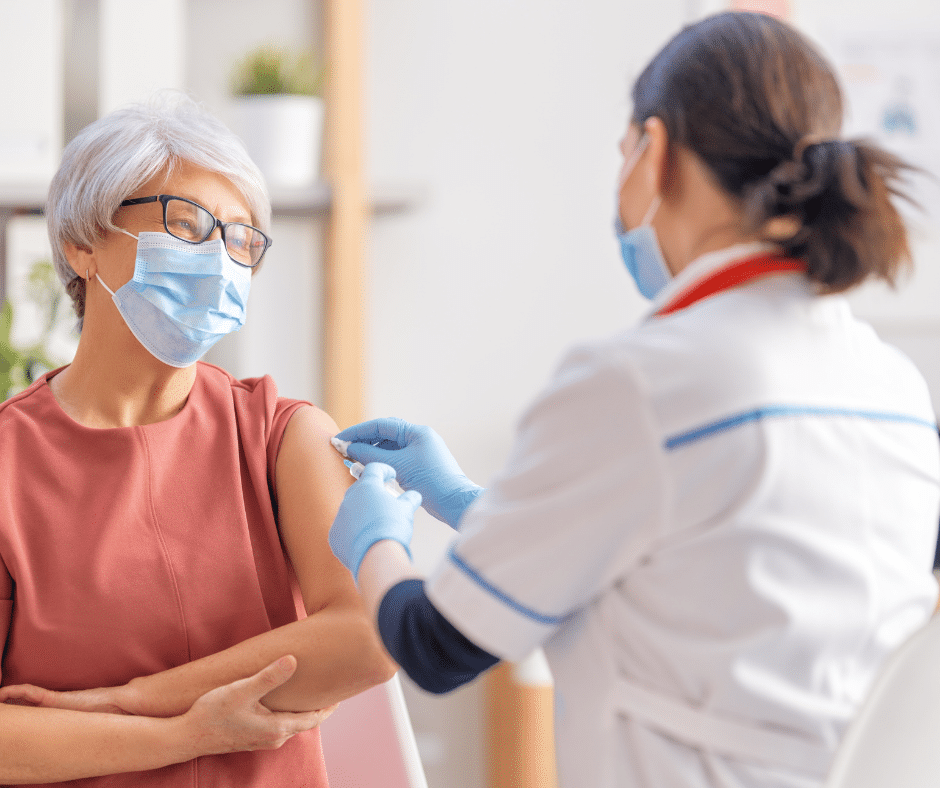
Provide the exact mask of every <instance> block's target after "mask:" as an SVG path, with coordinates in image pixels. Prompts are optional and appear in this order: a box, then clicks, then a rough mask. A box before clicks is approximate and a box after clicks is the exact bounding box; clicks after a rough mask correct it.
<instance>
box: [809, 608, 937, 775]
mask: <svg viewBox="0 0 940 788" xmlns="http://www.w3.org/2000/svg"><path fill="white" fill-rule="evenodd" d="M938 785H940V617H938V616H935V617H934V618H933V619H931V620H930V621H929V622H928V623H927V625H926V626H924V627H923V628H922V629H920V630H918V631H917V632H915V633H914V635H913V636H911V638H910V639H909V640H908V641H907V642H906V643H905V644H904V645H903V646H901V648H900V649H899V650H898V651H897V652H896V653H895V654H893V655H892V656H891V657H890V658H889V659H888V661H887V663H886V664H885V666H884V668H883V669H882V671H881V673H880V674H879V675H878V677H877V678H876V680H875V683H874V686H873V687H872V690H871V693H870V694H869V696H868V698H867V699H866V700H865V702H864V704H862V708H861V710H860V711H859V714H858V716H857V717H856V718H855V720H853V722H852V724H851V725H850V726H849V729H848V731H847V732H846V735H845V738H844V739H843V741H842V744H841V745H840V747H839V749H838V751H837V752H836V757H835V760H834V761H833V764H832V769H831V770H830V773H829V779H828V780H827V781H826V786H825V788H936V787H937V786H938Z"/></svg>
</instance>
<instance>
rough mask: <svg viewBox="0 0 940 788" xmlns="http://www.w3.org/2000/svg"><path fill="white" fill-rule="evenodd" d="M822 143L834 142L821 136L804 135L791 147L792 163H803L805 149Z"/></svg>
mask: <svg viewBox="0 0 940 788" xmlns="http://www.w3.org/2000/svg"><path fill="white" fill-rule="evenodd" d="M824 142H836V140H832V139H828V140H827V139H826V138H825V137H823V136H822V135H821V134H804V135H803V136H802V137H800V139H799V141H798V142H797V143H796V145H794V146H793V159H794V161H803V156H804V154H805V153H806V150H807V148H811V147H812V146H813V145H822V144H823V143H824Z"/></svg>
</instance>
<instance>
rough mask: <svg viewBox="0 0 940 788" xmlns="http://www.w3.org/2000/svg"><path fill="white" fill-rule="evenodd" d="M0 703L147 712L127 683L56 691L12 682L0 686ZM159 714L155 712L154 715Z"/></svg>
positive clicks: (72, 709)
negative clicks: (141, 706)
mask: <svg viewBox="0 0 940 788" xmlns="http://www.w3.org/2000/svg"><path fill="white" fill-rule="evenodd" d="M0 703H13V704H16V705H18V706H43V707H45V708H50V709H70V710H71V711H99V712H105V713H108V714H139V715H145V716H151V715H148V714H147V712H146V710H145V709H139V708H135V707H134V706H135V704H134V700H133V694H132V692H131V690H130V689H129V685H123V686H120V687H98V688H96V689H85V690H74V691H69V692H58V691H56V690H49V689H44V688H43V687H37V686H35V685H33V684H11V685H10V686H8V687H0ZM154 716H158V715H154Z"/></svg>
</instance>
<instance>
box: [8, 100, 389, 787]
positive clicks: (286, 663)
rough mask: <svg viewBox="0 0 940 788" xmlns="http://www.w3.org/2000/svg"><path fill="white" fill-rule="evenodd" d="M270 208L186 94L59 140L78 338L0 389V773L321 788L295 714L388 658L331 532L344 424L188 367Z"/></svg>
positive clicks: (62, 253)
mask: <svg viewBox="0 0 940 788" xmlns="http://www.w3.org/2000/svg"><path fill="white" fill-rule="evenodd" d="M270 214H271V209H270V203H269V200H268V197H267V193H266V191H265V187H264V184H263V181H262V178H261V176H260V174H259V172H258V170H257V168H256V167H255V166H254V164H253V163H252V162H251V161H250V159H249V158H248V156H247V154H246V153H245V150H244V148H243V147H242V145H241V144H240V142H239V141H238V140H237V138H235V137H234V135H232V134H231V132H229V131H228V130H227V129H226V128H225V127H224V126H223V125H222V124H221V123H219V122H218V121H217V120H216V119H215V118H213V117H211V116H210V115H209V114H208V113H206V112H205V111H204V110H203V109H201V108H200V107H199V106H198V105H196V104H195V103H194V102H193V101H191V100H189V99H188V98H185V97H182V96H173V97H169V98H168V97H162V98H160V99H158V100H155V101H153V102H151V103H149V104H145V105H138V106H132V107H129V108H126V109H122V110H120V111H117V112H114V113H112V114H111V115H109V116H107V117H105V118H103V119H101V120H99V121H97V122H96V123H93V124H92V125H90V126H89V127H88V128H86V129H85V130H84V131H82V132H81V134H79V135H78V136H77V137H76V138H75V140H73V141H72V142H71V143H70V144H69V146H68V147H67V148H66V150H65V153H64V156H63V161H62V164H61V167H60V169H59V172H58V173H57V174H56V176H55V178H54V180H53V183H52V186H51V188H50V193H49V200H48V208H47V217H48V225H49V233H50V238H51V241H52V247H53V254H54V258H55V266H56V270H57V271H58V273H59V276H60V278H61V279H62V281H63V283H64V284H65V286H66V289H67V291H68V293H69V295H70V296H71V297H72V300H73V302H74V304H75V309H76V313H77V314H78V317H79V319H80V321H81V326H82V331H81V340H80V342H79V345H78V350H77V352H76V354H75V358H74V360H73V362H72V363H71V364H70V365H68V366H66V367H63V368H61V369H57V370H54V371H52V372H49V373H47V374H46V375H43V376H42V377H41V378H40V379H39V380H37V381H36V382H35V383H34V384H33V385H32V386H30V387H29V388H28V389H26V390H25V391H23V392H22V393H20V394H18V395H16V396H14V397H13V398H11V399H10V400H8V401H7V402H5V403H3V404H2V405H0V446H2V447H3V450H2V451H0V502H2V503H0V507H2V516H0V643H4V644H5V645H4V647H3V661H2V665H0V669H2V674H0V681H2V684H3V685H5V686H3V688H2V689H0V701H6V702H7V705H3V704H0V783H2V784H36V783H47V782H56V781H61V780H72V779H79V778H87V779H86V781H85V782H83V783H82V784H83V785H97V784H104V783H107V785H109V786H115V785H147V786H171V785H172V786H183V785H187V786H197V785H239V786H262V785H263V786H269V785H278V786H287V785H304V786H325V785H327V779H326V773H325V769H324V765H323V757H322V754H321V750H320V745H319V735H318V732H317V731H316V730H308V729H311V728H314V727H315V726H316V725H317V724H318V722H319V721H320V720H321V719H322V718H323V717H324V716H325V715H326V714H327V713H328V711H329V707H332V706H333V705H334V704H336V703H337V702H338V701H340V700H342V699H344V698H347V697H350V696H352V695H354V694H356V693H358V692H360V691H362V690H364V689H366V688H368V687H369V686H372V685H374V684H377V683H379V682H381V681H384V680H386V679H387V678H389V677H390V676H391V675H392V673H393V670H394V666H393V664H392V663H391V662H390V661H389V659H388V657H387V655H386V654H385V652H384V650H383V649H382V646H381V644H380V641H379V639H378V638H377V636H376V635H375V633H374V632H373V630H372V628H371V625H370V623H369V621H368V620H367V618H366V615H365V612H364V610H363V606H362V603H361V601H360V599H359V596H358V594H357V591H356V586H355V584H354V582H353V580H352V578H351V577H350V576H349V574H348V572H346V571H345V570H344V568H343V566H342V565H341V564H340V563H339V561H337V560H336V559H335V558H334V557H333V555H332V553H331V552H330V549H329V546H328V543H327V534H328V531H329V527H330V524H331V522H332V521H333V518H334V516H335V514H336V511H337V509H338V507H339V503H340V501H341V500H342V497H343V493H344V492H345V489H346V487H347V486H348V485H349V483H350V482H351V481H352V480H351V478H350V477H349V475H348V473H347V472H346V469H345V468H344V466H343V464H342V462H341V461H340V460H339V458H338V457H337V456H336V455H335V453H334V452H333V450H332V448H331V447H330V445H329V440H328V439H329V437H330V436H331V435H333V434H334V433H335V432H336V425H335V424H334V422H333V421H332V419H330V417H329V416H327V415H326V414H325V413H324V412H323V411H321V410H318V409H317V408H315V407H311V406H309V405H308V404H307V403H304V402H300V401H296V400H288V399H284V398H280V397H278V396H277V390H276V388H275V386H274V383H273V382H272V381H271V379H270V378H269V377H267V376H266V377H264V378H255V379H249V380H236V379H234V378H233V377H232V376H230V375H229V374H227V373H226V372H224V371H223V370H222V369H219V368H218V367H215V366H212V365H210V364H205V363H202V362H200V361H199V359H200V358H201V356H202V355H203V354H204V353H205V352H206V351H207V350H208V349H209V348H210V347H211V346H212V345H213V344H214V343H215V342H216V341H217V340H218V339H219V338H221V337H222V336H224V335H225V334H226V333H228V332H229V331H232V330H236V329H238V328H239V327H240V326H241V325H242V323H243V322H244V319H245V307H246V302H247V299H248V293H249V289H250V286H251V280H252V276H253V275H254V274H255V273H256V272H257V271H258V269H259V267H260V264H261V262H262V259H263V257H264V254H265V252H266V250H267V248H268V247H269V246H270V244H271V241H270V238H269V232H270V229H269V228H270ZM11 703H15V704H16V705H10V704H11ZM323 709H326V710H327V711H325V712H323V711H319V712H318V711H317V710H323ZM119 715H124V716H119ZM165 718H168V719H165ZM297 733H299V735H294V734H297ZM282 744H283V746H281V745H282ZM260 747H268V748H276V749H258V748H260ZM12 753H16V755H15V756H14V755H12ZM104 775H123V776H120V777H114V776H107V777H105V776H104ZM99 777H100V778H101V779H100V780H99V779H96V778H99Z"/></svg>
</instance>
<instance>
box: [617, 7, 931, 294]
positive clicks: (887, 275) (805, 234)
mask: <svg viewBox="0 0 940 788" xmlns="http://www.w3.org/2000/svg"><path fill="white" fill-rule="evenodd" d="M654 116H655V117H658V118H660V119H661V120H662V121H663V123H664V124H665V126H666V129H667V132H668V134H669V140H670V145H673V144H675V145H681V146H683V147H685V148H687V149H688V150H691V151H692V152H693V153H695V154H696V155H697V156H698V157H699V158H700V159H701V160H702V161H703V162H704V163H705V165H706V166H707V167H708V168H709V169H710V170H711V172H712V174H713V175H714V177H715V179H716V180H717V182H718V183H719V184H720V186H721V187H722V188H724V190H725V191H727V192H728V193H729V194H730V195H732V196H733V197H735V198H737V199H738V200H740V202H741V204H742V206H743V207H744V210H745V215H746V217H747V221H748V227H747V228H746V229H747V230H750V231H755V232H759V233H760V232H764V228H766V227H767V223H768V221H770V220H772V219H775V218H777V217H792V218H791V219H790V220H789V222H790V227H791V232H789V233H787V234H786V235H785V236H784V237H783V238H782V239H781V238H780V237H779V236H777V235H776V234H775V235H774V236H773V240H775V241H776V242H777V243H781V244H782V246H783V247H784V250H785V252H786V253H787V254H788V255H789V256H791V257H798V258H800V259H802V260H804V261H805V262H806V264H807V268H808V270H807V273H808V276H809V278H810V279H812V280H813V281H815V282H818V283H819V284H820V285H821V286H822V290H823V291H827V292H838V291H842V290H846V289H848V288H850V287H852V286H853V285H855V284H858V283H859V282H861V281H862V280H864V279H866V278H867V277H869V276H876V277H880V278H882V279H885V280H886V281H888V282H891V283H893V282H894V278H895V275H896V274H897V272H898V269H899V268H900V267H901V266H902V265H904V264H907V263H909V262H910V250H909V248H908V241H907V231H906V229H905V227H904V224H903V222H902V221H901V217H900V215H899V214H898V211H897V209H896V208H895V206H894V205H893V203H892V200H891V198H892V196H900V197H904V196H905V195H904V194H903V193H902V192H901V190H900V188H899V186H900V184H901V182H902V180H903V176H904V175H905V174H906V171H907V170H912V169H913V168H911V167H909V166H908V165H907V164H905V163H904V162H902V161H901V160H900V159H898V158H897V157H895V156H894V155H892V154H890V153H888V152H887V151H884V150H882V149H881V148H879V147H877V146H876V145H873V144H871V143H869V142H865V141H862V140H851V141H850V140H842V139H840V138H839V132H840V129H841V126H842V94H841V91H840V89H839V85H838V83H837V81H836V78H835V75H834V74H833V70H832V68H831V67H830V66H829V64H828V63H827V62H826V61H825V60H824V58H823V57H822V56H821V55H820V54H819V53H818V52H817V51H816V50H815V49H814V48H813V46H812V45H811V44H810V43H809V42H808V41H807V40H806V39H805V38H804V37H803V36H801V35H800V34H799V33H797V32H796V30H794V29H793V28H791V27H789V26H788V25H786V24H785V23H783V22H781V21H779V20H777V19H774V18H773V17H770V16H765V15H763V14H756V13H747V12H728V13H723V14H718V15H716V16H713V17H709V18H707V19H704V20H702V21H701V22H698V23H697V24H694V25H691V26H689V27H687V28H685V29H684V30H683V31H682V32H680V33H679V34H678V35H677V36H675V38H673V39H672V40H671V41H670V42H669V43H668V44H667V45H666V46H665V47H664V48H663V49H662V51H660V52H659V54H657V55H656V57H654V58H653V60H652V61H651V62H650V64H649V65H648V66H647V67H646V69H645V70H644V71H643V73H642V74H641V75H640V77H639V78H638V79H637V81H636V84H635V85H634V86H633V120H634V121H635V122H636V123H638V124H641V125H642V123H643V122H644V121H645V120H647V119H648V118H650V117H654ZM778 224H783V225H784V226H786V223H785V222H784V223H780V222H778Z"/></svg>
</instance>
